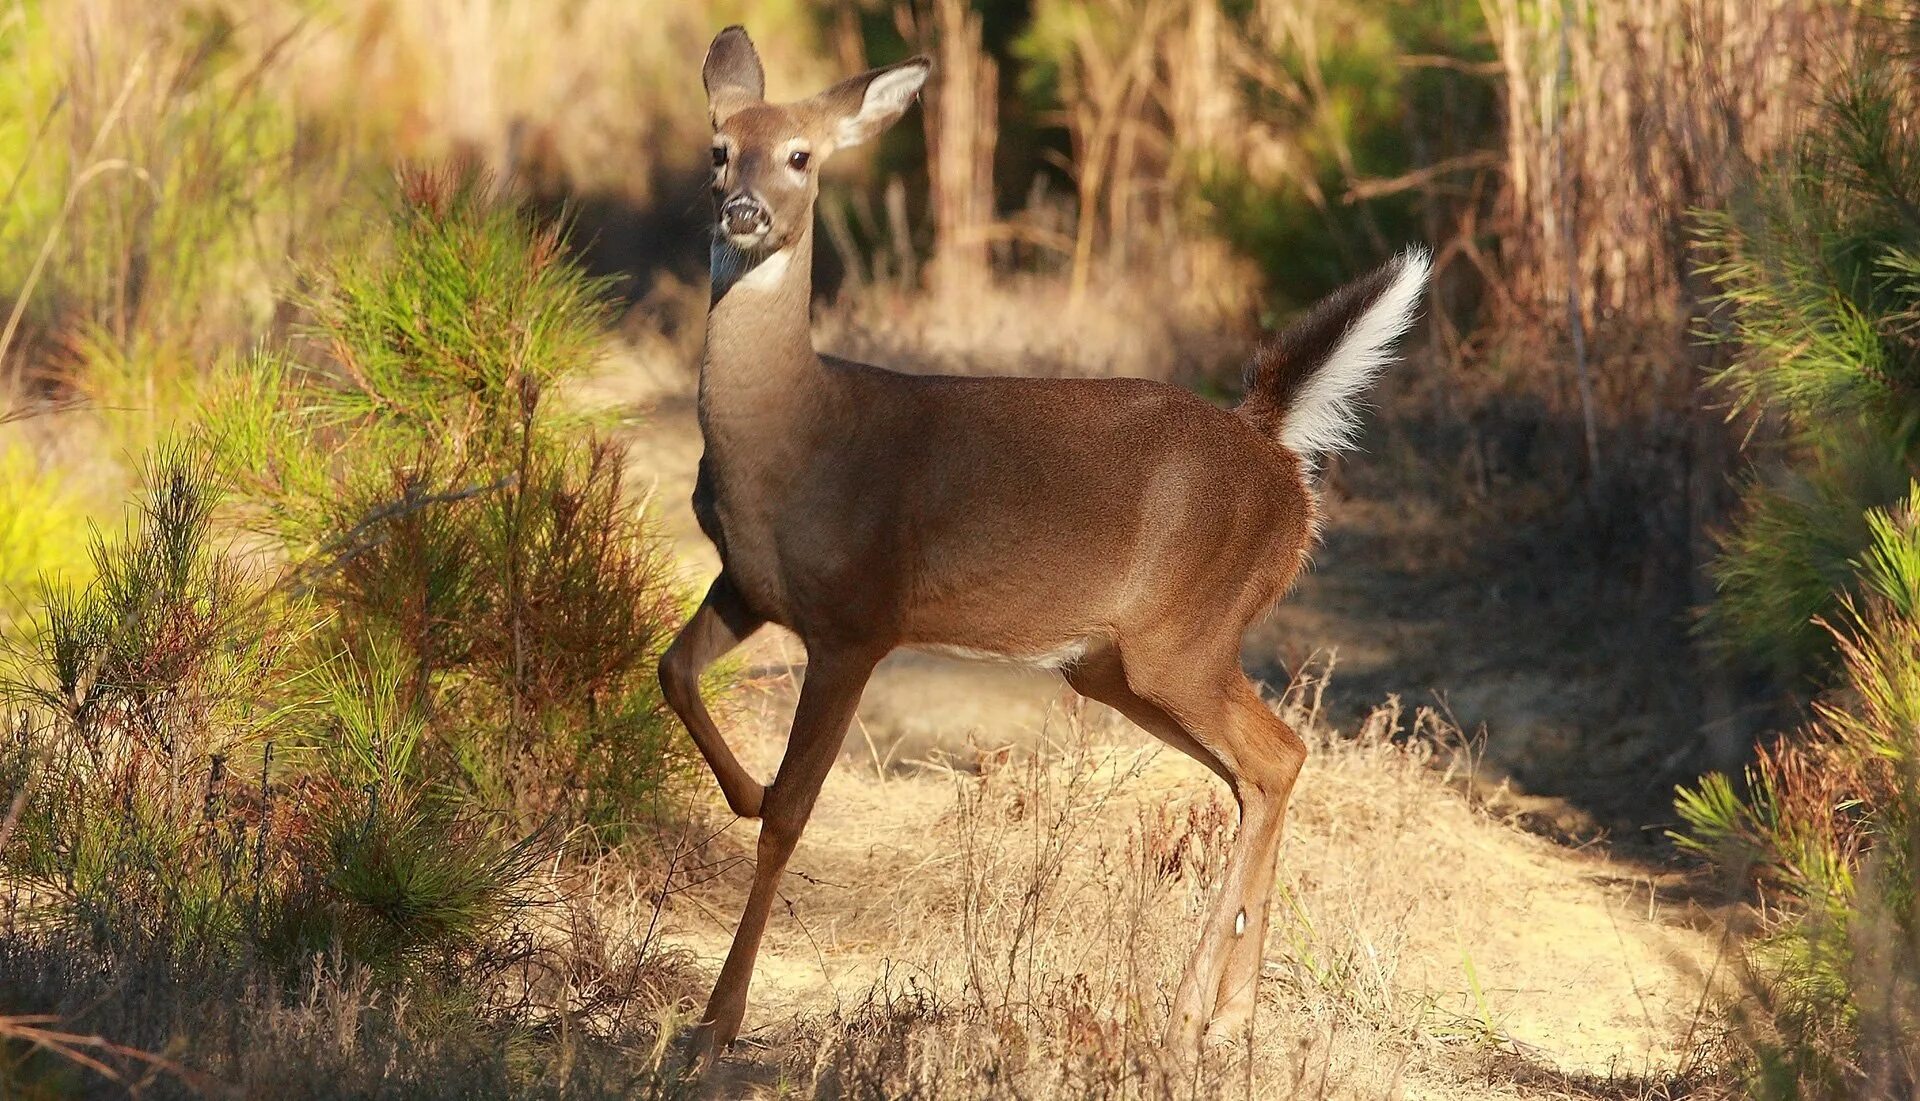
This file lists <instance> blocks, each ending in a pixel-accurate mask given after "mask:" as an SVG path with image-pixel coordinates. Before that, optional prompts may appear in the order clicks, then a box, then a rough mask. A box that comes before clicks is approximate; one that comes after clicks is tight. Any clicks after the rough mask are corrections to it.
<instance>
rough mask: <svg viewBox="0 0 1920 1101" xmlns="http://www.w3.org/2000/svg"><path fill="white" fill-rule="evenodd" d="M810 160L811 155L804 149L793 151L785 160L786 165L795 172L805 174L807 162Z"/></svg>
mask: <svg viewBox="0 0 1920 1101" xmlns="http://www.w3.org/2000/svg"><path fill="white" fill-rule="evenodd" d="M812 159H813V154H811V153H809V152H807V151H806V150H804V149H796V150H794V151H793V154H792V155H791V156H789V157H788V158H787V164H788V166H789V167H791V168H792V169H793V170H794V171H795V172H805V171H806V170H807V162H808V161H810V160H812Z"/></svg>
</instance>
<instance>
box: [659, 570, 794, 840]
mask: <svg viewBox="0 0 1920 1101" xmlns="http://www.w3.org/2000/svg"><path fill="white" fill-rule="evenodd" d="M765 622H766V621H765V620H763V619H761V618H760V617H759V616H757V615H755V614H754V613H753V612H752V611H751V610H749V609H748V608H747V606H746V603H745V602H744V601H742V600H741V599H740V594H739V593H738V592H737V591H736V590H735V589H734V587H733V580H732V579H731V578H729V577H728V576H727V575H726V573H725V572H724V571H723V572H722V573H721V574H720V576H719V577H716V578H714V579H713V587H712V588H709V589H708V590H707V598H706V599H705V600H703V601H701V602H700V608H699V610H698V611H695V612H694V613H693V618H691V619H689V620H687V625H686V626H685V627H684V628H682V629H681V631H680V634H679V635H678V636H677V637H675V638H674V640H673V645H671V646H669V647H667V652H666V653H665V654H663V655H662V656H661V658H660V694H661V695H662V696H664V697H665V698H666V701H667V706H668V707H670V708H672V709H673V713H674V714H675V715H678V716H680V721H681V722H682V723H684V724H686V728H687V733H689V734H691V735H693V744H694V745H695V746H697V747H698V748H699V750H700V756H702V757H704V758H706V761H707V767H708V768H711V769H712V770H713V776H714V779H716V780H718V781H720V790H721V792H722V793H724V794H725V795H726V797H727V806H729V807H731V808H732V809H733V813H735V814H737V815H739V816H740V817H742V818H757V817H759V815H760V804H761V801H762V799H763V798H764V797H765V795H766V790H767V789H766V787H765V786H763V785H762V784H761V783H760V781H758V780H756V779H754V778H753V777H752V776H751V775H749V774H748V773H747V770H746V769H745V768H743V767H741V764H740V761H739V759H738V758H736V757H735V756H734V755H733V750H732V749H730V748H728V746H727V741H726V739H725V738H723V737H721V736H720V729H719V727H716V726H715V725H714V724H713V716H711V715H709V714H707V705H706V704H705V703H703V702H701V699H700V675H701V674H702V673H704V672H706V671H707V667H708V666H710V665H712V664H713V663H714V662H715V661H716V660H718V659H719V657H720V655H722V654H724V653H726V652H727V651H728V650H731V649H733V648H734V647H735V646H738V645H740V643H741V642H742V641H744V640H745V639H746V638H747V636H748V635H751V634H753V633H754V632H755V631H757V630H759V629H760V627H761V625H762V624H763V623H765Z"/></svg>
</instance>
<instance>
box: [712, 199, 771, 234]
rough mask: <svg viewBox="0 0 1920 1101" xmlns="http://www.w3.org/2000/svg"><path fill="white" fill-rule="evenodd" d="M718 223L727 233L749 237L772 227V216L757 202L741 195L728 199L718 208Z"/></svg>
mask: <svg viewBox="0 0 1920 1101" xmlns="http://www.w3.org/2000/svg"><path fill="white" fill-rule="evenodd" d="M720 223H721V224H722V225H723V226H725V227H726V230H727V232H728V233H731V234H734V235H735V236H739V237H749V236H752V235H753V234H756V233H764V232H766V231H767V230H768V229H770V228H772V226H773V216H772V215H770V214H768V213H767V208H766V207H764V206H761V205H760V203H759V201H758V200H755V199H750V198H747V197H746V196H744V195H742V196H739V197H737V198H733V199H728V200H727V202H726V205H724V206H722V207H721V208H720Z"/></svg>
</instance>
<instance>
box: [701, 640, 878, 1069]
mask: <svg viewBox="0 0 1920 1101" xmlns="http://www.w3.org/2000/svg"><path fill="white" fill-rule="evenodd" d="M879 659H880V655H879V654H872V655H868V654H850V653H822V654H810V655H809V659H808V663H807V675H806V680H805V681H804V682H802V684H801V686H800V705H799V707H798V708H797V709H796V710H795V712H794V716H793V732H792V733H791V734H790V735H789V736H788V738H787V753H786V756H785V757H784V758H783V759H782V760H781V762H780V772H779V775H777V776H775V777H774V780H773V784H772V785H771V786H770V787H768V788H767V795H766V799H765V800H764V801H763V802H762V804H761V807H760V843H759V851H758V854H757V859H756V861H755V864H754V869H753V888H752V890H751V891H750V892H749V893H748V895H747V908H746V912H745V913H743V914H741V915H740V927H739V929H738V930H736V931H735V932H734V934H733V947H732V949H731V950H729V951H728V952H727V962H726V964H725V965H724V966H722V967H721V969H720V980H719V981H718V982H716V983H715V984H714V986H713V996H712V997H711V998H709V999H708V1001H707V1012H706V1016H705V1017H704V1018H703V1019H702V1020H701V1022H700V1025H699V1027H698V1029H697V1030H696V1031H695V1034H694V1037H693V1045H692V1051H691V1055H692V1057H693V1059H694V1061H695V1063H696V1064H698V1065H705V1064H706V1063H708V1062H711V1061H712V1059H713V1058H714V1056H715V1055H717V1054H718V1053H719V1052H720V1051H723V1050H725V1048H726V1047H727V1045H729V1044H731V1043H732V1042H733V1039H734V1037H735V1036H737V1035H739V1032H740V1021H741V1018H743V1017H744V1016H745V1015H746V1011H747V984H748V983H749V982H750V981H751V980H752V978H753V960H754V957H755V956H756V955H758V954H759V951H760V936H761V934H762V933H763V932H765V931H766V927H767V915H768V914H769V913H771V912H772V910H773V903H774V900H775V898H777V897H778V895H779V891H780V876H781V873H782V872H784V871H785V870H786V866H787V859H788V858H789V857H791V856H792V855H793V847H794V845H795V844H797V843H798V842H799V840H800V833H801V831H802V830H804V829H805V828H806V825H807V818H808V817H809V816H810V815H811V814H812V813H813V804H814V800H815V799H817V798H818V797H819V795H820V785H821V784H823V783H825V782H826V779H827V773H828V772H829V771H831V770H832V769H833V762H834V761H835V760H836V759H837V758H838V757H839V755H840V746H841V743H842V742H843V741H845V739H846V733H847V724H848V723H850V722H852V721H853V712H854V708H855V707H857V706H858V705H859V703H860V693H861V691H862V690H863V689H864V688H865V687H866V684H867V678H868V676H870V675H871V674H872V673H873V667H874V665H876V664H877V663H878V662H879Z"/></svg>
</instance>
